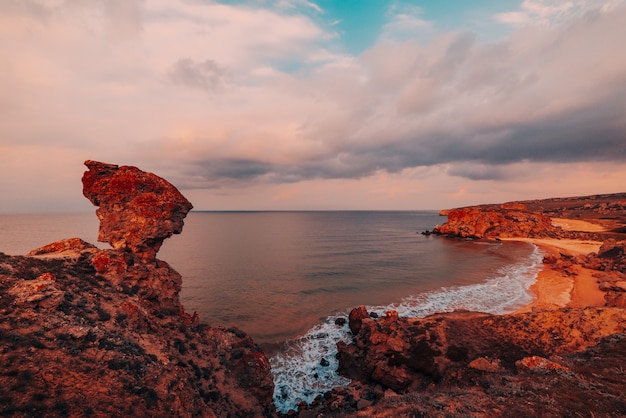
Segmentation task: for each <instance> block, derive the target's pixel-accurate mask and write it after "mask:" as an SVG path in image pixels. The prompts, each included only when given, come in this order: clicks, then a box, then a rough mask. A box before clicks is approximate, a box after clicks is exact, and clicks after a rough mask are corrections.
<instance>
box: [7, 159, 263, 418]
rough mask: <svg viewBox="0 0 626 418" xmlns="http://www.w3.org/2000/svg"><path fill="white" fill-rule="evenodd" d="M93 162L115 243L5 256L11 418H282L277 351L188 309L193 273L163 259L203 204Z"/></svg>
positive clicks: (151, 179) (91, 175)
mask: <svg viewBox="0 0 626 418" xmlns="http://www.w3.org/2000/svg"><path fill="white" fill-rule="evenodd" d="M85 164H86V166H87V167H88V169H89V170H88V171H87V172H86V173H85V175H84V177H83V186H84V189H83V193H84V195H85V196H86V197H87V198H88V199H89V200H90V201H91V202H92V203H93V204H94V205H96V206H99V209H98V210H97V215H98V218H99V219H100V232H99V238H98V239H99V241H103V242H108V243H109V244H111V246H112V247H113V249H109V250H99V249H98V248H96V247H95V246H93V245H91V244H89V243H86V242H84V241H82V240H80V239H76V238H74V239H69V240H63V241H59V242H57V243H53V244H50V245H47V246H45V247H42V248H39V249H36V250H33V251H32V252H31V253H30V254H29V255H28V256H27V257H22V256H14V257H11V256H7V255H4V254H1V253H0V387H2V388H3V389H2V391H0V413H1V414H2V416H17V417H36V416H76V417H78V416H80V417H82V416H97V417H105V416H107V417H108V416H119V417H121V416H128V417H172V416H176V417H192V416H194V417H195V416H202V417H205V416H206V417H213V416H217V417H239V416H246V417H247V416H249V417H262V416H273V415H275V412H274V411H275V409H274V405H273V402H272V394H273V387H274V385H273V381H272V375H271V372H270V368H269V362H268V360H267V358H266V356H265V354H264V353H263V352H262V351H261V349H260V348H259V347H258V346H257V345H256V344H255V343H254V342H253V341H252V340H251V339H250V337H248V336H247V335H246V334H245V333H244V332H243V331H241V330H238V329H236V328H222V327H209V326H207V325H204V324H200V323H199V321H198V318H197V316H196V315H193V316H192V315H189V314H187V313H186V312H185V311H184V309H183V306H182V305H181V303H180V299H179V296H178V295H179V292H180V290H181V284H182V279H181V276H180V275H179V274H178V273H177V272H176V271H175V270H174V269H172V268H171V267H170V266H169V265H168V264H167V263H166V262H164V261H161V260H159V259H157V258H156V253H157V251H158V250H159V248H160V246H161V243H162V242H163V240H164V239H166V238H167V237H169V236H171V235H172V234H176V233H180V232H181V230H182V227H183V219H184V217H185V216H186V214H187V212H189V210H190V209H191V207H192V206H191V203H189V202H188V201H187V199H185V198H184V197H183V196H182V195H181V194H180V193H179V192H178V190H176V188H175V187H174V186H172V185H171V184H170V183H168V182H167V181H165V180H163V179H161V178H159V177H157V176H155V175H154V174H150V173H146V172H143V171H141V170H139V169H137V168H135V167H127V166H122V167H118V166H116V165H112V164H104V163H99V162H95V161H87V162H86V163H85Z"/></svg>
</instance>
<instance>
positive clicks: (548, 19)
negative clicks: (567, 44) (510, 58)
mask: <svg viewBox="0 0 626 418" xmlns="http://www.w3.org/2000/svg"><path fill="white" fill-rule="evenodd" d="M623 3H624V2H623V0H610V1H606V0H524V1H523V2H522V4H521V5H520V9H519V10H515V11H511V12H505V13H499V14H496V15H495V16H494V18H495V19H496V20H497V21H499V22H501V23H505V24H508V25H511V26H514V27H522V26H528V25H532V26H551V25H554V24H555V23H562V22H565V21H567V20H569V19H572V18H575V17H580V16H583V15H584V14H587V13H596V12H609V11H612V10H614V9H615V8H617V7H618V6H620V5H622V4H623Z"/></svg>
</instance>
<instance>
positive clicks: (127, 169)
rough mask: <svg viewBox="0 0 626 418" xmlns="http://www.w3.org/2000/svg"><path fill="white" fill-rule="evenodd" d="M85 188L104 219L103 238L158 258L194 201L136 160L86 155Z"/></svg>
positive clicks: (140, 254)
mask: <svg viewBox="0 0 626 418" xmlns="http://www.w3.org/2000/svg"><path fill="white" fill-rule="evenodd" d="M85 165H86V166H87V168H88V169H89V170H88V171H86V172H85V174H84V175H83V179H82V181H83V194H84V195H85V197H86V198H87V199H89V200H90V201H91V203H93V204H94V205H95V206H99V209H97V210H96V214H97V215H98V218H99V219H100V230H99V233H98V241H101V242H108V243H109V244H111V246H113V248H115V249H116V250H129V251H131V252H132V253H134V254H135V255H137V256H138V257H140V258H141V259H143V260H146V261H147V260H153V259H155V257H156V253H157V252H158V251H159V248H161V244H162V243H163V240H164V239H166V238H169V237H170V236H172V234H179V233H180V232H181V231H182V229H183V219H184V218H185V216H187V213H188V212H189V211H190V210H191V208H192V207H193V206H192V205H191V203H190V202H189V201H188V200H187V199H185V197H184V196H183V195H182V194H181V193H180V192H179V191H178V189H176V187H174V186H173V185H172V184H170V183H169V182H167V181H166V180H164V179H162V178H161V177H158V176H156V175H155V174H152V173H147V172H145V171H142V170H140V169H138V168H137V167H132V166H121V167H120V166H117V165H114V164H106V163H101V162H97V161H85Z"/></svg>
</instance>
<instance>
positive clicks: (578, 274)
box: [507, 238, 605, 312]
mask: <svg viewBox="0 0 626 418" xmlns="http://www.w3.org/2000/svg"><path fill="white" fill-rule="evenodd" d="M507 240H511V241H513V240H515V241H524V242H530V243H533V244H535V245H537V246H538V247H539V248H540V249H541V251H542V252H543V253H544V254H545V255H548V254H554V255H556V256H559V255H560V254H567V255H571V256H576V255H581V254H588V253H590V252H597V251H598V249H599V248H600V246H601V245H602V243H601V242H599V241H582V240H581V241H579V240H572V239H560V240H559V239H534V238H509V239H507ZM593 273H594V271H593V270H590V269H586V268H583V267H581V266H580V265H577V264H574V265H572V266H571V267H569V268H568V269H567V270H566V271H561V270H555V269H553V268H552V265H550V264H544V266H543V269H542V270H541V271H540V272H539V274H538V275H537V281H536V282H535V283H534V284H533V285H532V286H531V287H530V290H531V292H532V293H533V294H534V295H535V300H534V301H533V302H531V303H530V304H529V305H527V306H524V307H522V308H521V309H518V310H517V311H516V312H528V311H531V310H545V309H557V308H565V307H570V308H583V307H591V306H604V304H605V300H604V292H603V291H601V290H600V289H599V288H598V284H597V281H596V278H595V277H593Z"/></svg>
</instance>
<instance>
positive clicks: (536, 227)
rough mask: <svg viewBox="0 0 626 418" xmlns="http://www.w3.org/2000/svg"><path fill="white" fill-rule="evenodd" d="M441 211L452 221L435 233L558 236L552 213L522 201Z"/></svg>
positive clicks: (477, 235)
mask: <svg viewBox="0 0 626 418" xmlns="http://www.w3.org/2000/svg"><path fill="white" fill-rule="evenodd" d="M439 214H440V215H441V216H447V217H448V221H447V222H446V223H445V224H443V225H441V226H436V227H435V229H434V231H433V232H434V233H436V234H438V235H447V236H449V237H458V238H496V237H502V238H512V237H546V236H551V237H554V236H556V231H557V228H556V227H554V226H553V225H552V221H551V219H550V217H549V216H547V215H544V214H541V213H538V212H533V211H530V210H528V209H527V207H526V206H525V205H524V204H521V203H518V204H515V203H510V204H503V205H483V206H473V207H467V208H460V209H450V210H443V211H441V212H440V213H439Z"/></svg>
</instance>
